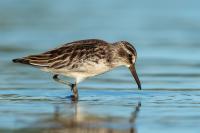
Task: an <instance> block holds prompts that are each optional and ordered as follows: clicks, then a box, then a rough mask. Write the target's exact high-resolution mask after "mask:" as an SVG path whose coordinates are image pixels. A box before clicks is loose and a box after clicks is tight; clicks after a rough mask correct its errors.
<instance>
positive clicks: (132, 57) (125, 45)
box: [117, 41, 141, 90]
mask: <svg viewBox="0 0 200 133" xmlns="http://www.w3.org/2000/svg"><path fill="white" fill-rule="evenodd" d="M117 45H118V46H119V49H118V55H119V56H120V57H121V58H123V60H124V62H125V64H126V66H127V67H128V68H129V70H130V71H131V73H132V75H133V77H134V79H135V81H136V83H137V85H138V89H140V90H141V83H140V80H139V78H138V75H137V72H136V69H135V63H136V59H137V52H136V49H135V48H134V47H133V45H131V44H130V43H129V42H126V41H119V42H117Z"/></svg>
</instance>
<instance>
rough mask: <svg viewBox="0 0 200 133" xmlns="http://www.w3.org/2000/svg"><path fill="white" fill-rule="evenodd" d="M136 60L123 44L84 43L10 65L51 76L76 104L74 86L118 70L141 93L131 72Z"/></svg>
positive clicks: (75, 42) (92, 41)
mask: <svg viewBox="0 0 200 133" xmlns="http://www.w3.org/2000/svg"><path fill="white" fill-rule="evenodd" d="M136 58H137V52H136V49H135V48H134V47H133V46H132V45H131V44H130V43H129V42H127V41H118V42H115V43H108V42H106V41H103V40H98V39H88V40H80V41H74V42H70V43H67V44H64V45H63V46H61V47H58V48H55V49H53V50H49V51H47V52H44V53H42V54H37V55H30V56H27V57H22V58H17V59H13V62H15V63H22V64H28V65H32V66H35V67H38V68H40V69H41V70H43V71H46V72H50V73H53V74H54V76H53V79H54V80H55V81H57V82H60V83H63V84H66V85H68V86H70V87H71V90H72V91H73V96H72V99H73V100H78V89H77V84H78V83H80V82H81V81H83V80H85V79H87V78H89V77H93V76H95V75H99V74H102V73H105V72H107V71H109V70H111V69H113V68H116V67H119V66H126V67H128V68H129V69H130V71H131V73H132V75H133V77H134V78H135V80H136V83H137V85H138V89H141V83H140V80H139V78H138V76H137V73H136V69H135V62H136ZM59 75H64V76H68V77H72V78H74V79H75V83H74V84H72V83H70V82H68V81H63V80H61V79H59V78H58V76H59Z"/></svg>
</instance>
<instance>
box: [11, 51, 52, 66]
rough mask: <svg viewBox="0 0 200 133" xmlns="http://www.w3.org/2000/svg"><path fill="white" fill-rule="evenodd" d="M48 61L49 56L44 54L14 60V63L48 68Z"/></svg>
mask: <svg viewBox="0 0 200 133" xmlns="http://www.w3.org/2000/svg"><path fill="white" fill-rule="evenodd" d="M48 60H49V55H46V54H42V55H31V56H27V57H22V58H17V59H13V60H12V61H13V62H14V63H21V64H26V65H32V66H36V67H48V66H49V64H48Z"/></svg>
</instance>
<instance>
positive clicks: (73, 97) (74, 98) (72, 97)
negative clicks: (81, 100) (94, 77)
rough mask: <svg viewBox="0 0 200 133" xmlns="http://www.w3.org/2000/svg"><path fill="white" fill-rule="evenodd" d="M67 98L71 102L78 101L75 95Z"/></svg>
mask: <svg viewBox="0 0 200 133" xmlns="http://www.w3.org/2000/svg"><path fill="white" fill-rule="evenodd" d="M67 98H69V99H70V100H71V101H78V97H77V96H75V95H70V96H67Z"/></svg>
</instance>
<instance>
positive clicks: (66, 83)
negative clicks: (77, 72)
mask: <svg viewBox="0 0 200 133" xmlns="http://www.w3.org/2000/svg"><path fill="white" fill-rule="evenodd" d="M53 79H54V80H55V81H56V82H59V83H62V84H65V85H68V86H70V87H72V86H73V84H72V83H70V82H69V81H63V80H61V79H59V78H58V74H55V75H53Z"/></svg>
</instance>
